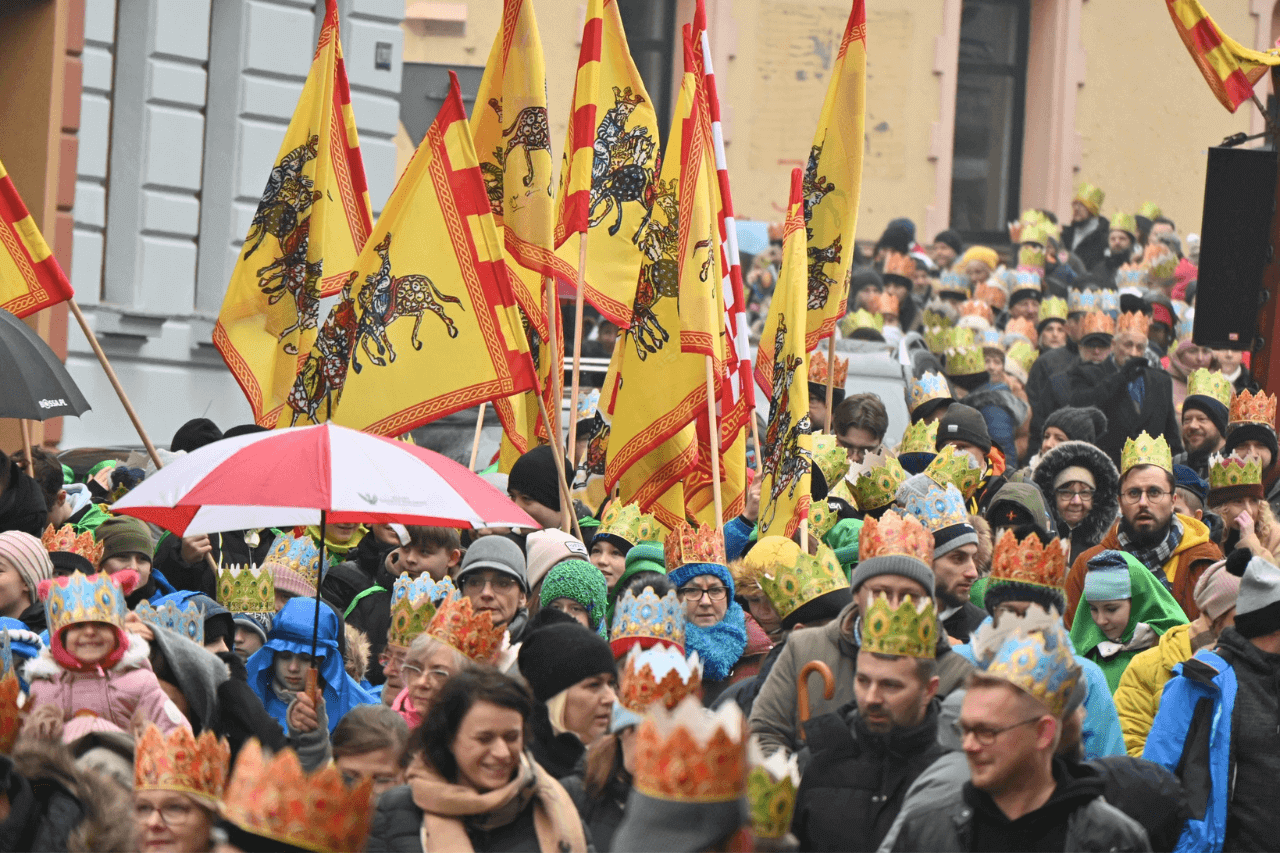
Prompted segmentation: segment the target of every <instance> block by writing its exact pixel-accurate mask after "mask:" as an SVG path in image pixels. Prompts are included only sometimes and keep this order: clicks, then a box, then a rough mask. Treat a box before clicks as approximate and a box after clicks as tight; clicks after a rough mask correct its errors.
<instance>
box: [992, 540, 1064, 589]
mask: <svg viewBox="0 0 1280 853" xmlns="http://www.w3.org/2000/svg"><path fill="white" fill-rule="evenodd" d="M1065 541H1066V540H1064V539H1055V540H1054V541H1053V542H1051V543H1050V544H1048V545H1041V544H1040V537H1038V536H1036V535H1035V534H1034V533H1029V534H1027V537H1026V538H1025V539H1023V540H1022V541H1021V542H1019V541H1018V537H1017V536H1015V535H1014V534H1013V531H1012V530H1006V531H1005V532H1004V533H1003V534H1002V535H1001V536H1000V541H999V542H997V543H996V550H995V553H994V554H993V555H992V557H991V583H996V582H998V581H1012V582H1014V583H1029V584H1032V585H1034V586H1047V587H1049V588H1050V589H1057V590H1061V589H1064V588H1065V586H1066V582H1067V555H1066V554H1065V553H1064V552H1063V550H1062V543H1063V542H1065Z"/></svg>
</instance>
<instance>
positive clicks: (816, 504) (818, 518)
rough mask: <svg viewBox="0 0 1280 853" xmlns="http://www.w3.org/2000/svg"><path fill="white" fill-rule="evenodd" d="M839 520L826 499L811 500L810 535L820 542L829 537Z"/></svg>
mask: <svg viewBox="0 0 1280 853" xmlns="http://www.w3.org/2000/svg"><path fill="white" fill-rule="evenodd" d="M839 520H840V518H839V517H838V516H837V515H836V514H835V513H834V512H832V511H831V506H830V504H828V503H827V502H826V501H809V535H810V536H812V537H814V538H815V539H817V540H818V541H819V542H821V541H822V540H823V539H826V538H827V534H828V533H830V532H831V531H832V530H834V529H835V526H836V522H837V521H839Z"/></svg>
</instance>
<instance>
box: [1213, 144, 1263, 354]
mask: <svg viewBox="0 0 1280 853" xmlns="http://www.w3.org/2000/svg"><path fill="white" fill-rule="evenodd" d="M1275 197H1276V152H1275V151H1264V150H1260V149H1249V148H1210V149H1209V167H1208V169H1207V170H1206V172H1205V181H1204V216H1203V218H1202V219H1201V223H1200V229H1201V234H1200V271H1199V274H1198V278H1197V280H1198V283H1197V285H1196V319H1195V330H1194V337H1195V342H1196V343H1197V344H1200V345H1201V346H1207V347H1213V348H1214V349H1234V350H1248V349H1250V347H1251V346H1252V344H1253V339H1254V335H1255V334H1256V332H1257V324H1258V308H1259V306H1260V305H1261V301H1262V297H1263V296H1264V294H1265V291H1264V290H1263V287H1262V271H1263V268H1264V267H1265V266H1266V265H1267V261H1268V260H1269V259H1270V234H1271V217H1272V214H1273V212H1274V207H1275Z"/></svg>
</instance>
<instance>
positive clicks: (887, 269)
mask: <svg viewBox="0 0 1280 853" xmlns="http://www.w3.org/2000/svg"><path fill="white" fill-rule="evenodd" d="M884 274H885V275H897V276H902V277H903V278H911V277H912V276H913V275H915V274H916V261H915V258H913V257H911V256H910V255H904V254H902V253H901V252H889V253H887V254H886V255H885V258H884Z"/></svg>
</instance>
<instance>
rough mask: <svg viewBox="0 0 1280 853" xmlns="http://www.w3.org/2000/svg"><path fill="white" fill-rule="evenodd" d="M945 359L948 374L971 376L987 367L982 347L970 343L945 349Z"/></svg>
mask: <svg viewBox="0 0 1280 853" xmlns="http://www.w3.org/2000/svg"><path fill="white" fill-rule="evenodd" d="M945 360H946V368H947V375H948V376H972V375H973V374H975V373H982V372H983V371H984V370H986V369H987V362H986V358H985V356H984V354H983V352H982V349H981V348H980V347H976V346H973V345H972V344H970V345H968V346H963V347H959V348H952V349H949V350H947V352H946V357H945Z"/></svg>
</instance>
